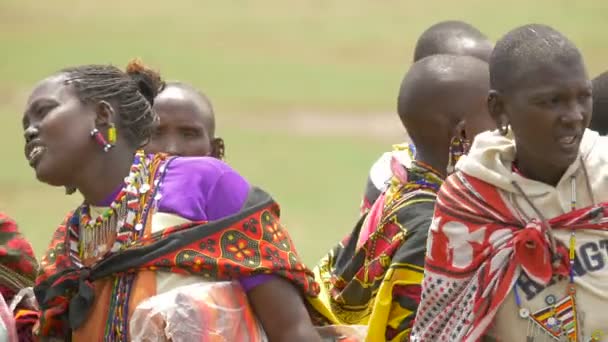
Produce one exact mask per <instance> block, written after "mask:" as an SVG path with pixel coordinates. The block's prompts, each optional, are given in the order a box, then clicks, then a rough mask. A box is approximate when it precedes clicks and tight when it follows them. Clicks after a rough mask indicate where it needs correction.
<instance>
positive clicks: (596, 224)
mask: <svg viewBox="0 0 608 342" xmlns="http://www.w3.org/2000/svg"><path fill="white" fill-rule="evenodd" d="M435 210H436V211H435V217H434V219H433V224H432V225H431V229H430V231H429V241H428V246H427V256H426V261H425V278H424V283H423V290H422V300H421V303H420V306H419V308H418V313H417V316H416V321H415V324H414V328H413V330H412V335H411V341H478V340H480V339H481V338H482V337H483V335H484V333H485V332H486V331H487V329H488V327H489V326H490V324H491V323H492V321H493V320H494V317H495V315H496V312H497V310H498V308H499V307H500V305H501V304H502V303H503V301H504V299H505V297H506V296H507V294H508V293H509V291H510V290H511V289H512V288H513V284H514V283H515V281H516V279H517V277H518V276H519V274H520V272H525V273H526V275H528V276H529V277H530V278H531V279H532V280H533V281H535V282H537V283H539V284H543V285H544V284H547V283H548V282H549V281H550V280H551V278H552V276H553V275H566V274H567V273H568V267H569V266H568V265H569V264H568V262H569V261H568V253H567V249H566V248H565V247H564V246H562V245H558V246H557V248H556V251H555V252H554V253H551V252H550V248H549V246H550V242H549V238H548V236H547V234H546V233H547V227H546V225H545V224H543V223H542V222H539V221H538V220H532V221H531V222H522V221H521V220H520V219H519V218H518V217H519V215H514V213H513V211H512V209H511V208H510V207H509V204H508V203H506V202H505V201H504V200H503V198H502V197H501V194H500V193H499V192H498V190H497V189H496V188H495V187H494V186H492V185H490V184H488V183H485V182H483V181H481V180H479V179H477V178H474V177H471V176H467V175H465V174H463V173H461V172H458V173H456V174H454V175H452V176H450V177H449V178H448V180H447V181H446V182H445V183H444V185H443V186H442V188H441V190H440V192H439V194H438V198H437V205H436V209H435ZM547 223H548V224H549V225H550V226H551V227H552V229H570V228H572V229H607V227H608V203H602V204H600V205H597V206H593V207H589V208H584V209H579V210H575V211H572V212H570V213H567V214H564V215H560V216H558V217H555V218H553V219H551V220H549V221H548V222H547Z"/></svg>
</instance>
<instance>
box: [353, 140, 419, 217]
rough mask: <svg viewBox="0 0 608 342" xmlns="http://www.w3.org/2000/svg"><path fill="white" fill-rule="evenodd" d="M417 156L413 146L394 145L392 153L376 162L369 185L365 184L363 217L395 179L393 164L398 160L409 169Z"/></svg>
mask: <svg viewBox="0 0 608 342" xmlns="http://www.w3.org/2000/svg"><path fill="white" fill-rule="evenodd" d="M415 155H416V147H415V146H414V145H413V144H407V143H403V144H396V145H393V149H392V150H391V151H390V152H386V153H384V154H383V155H382V156H380V158H378V160H376V162H374V164H373V165H372V167H371V169H370V170H369V175H368V176H367V183H366V184H365V190H364V193H363V199H362V200H361V206H360V208H359V211H360V213H361V215H364V214H365V213H367V212H368V211H369V210H370V209H371V207H372V205H373V204H374V203H375V202H376V200H377V199H378V197H380V195H381V194H382V193H383V192H384V191H386V189H387V188H388V187H389V185H390V184H391V179H392V177H393V170H392V167H391V162H392V161H393V160H396V161H398V162H399V163H400V164H401V165H403V166H404V167H406V168H409V167H410V166H411V165H412V161H413V160H414V159H415Z"/></svg>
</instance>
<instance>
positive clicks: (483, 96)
mask: <svg viewBox="0 0 608 342" xmlns="http://www.w3.org/2000/svg"><path fill="white" fill-rule="evenodd" d="M431 58H433V57H431ZM466 67H467V68H468V69H467V70H468V71H467V72H466V74H463V73H462V72H460V71H459V70H452V71H443V70H442V71H437V70H427V69H426V68H425V67H424V66H419V65H415V66H413V67H412V69H411V70H410V75H409V76H408V77H409V79H410V80H411V81H410V82H409V83H408V84H407V86H406V87H403V88H402V91H406V92H409V91H411V92H412V93H410V94H415V95H410V96H411V97H408V98H409V100H406V101H405V102H404V103H407V104H406V105H404V106H403V108H402V109H401V110H403V111H404V113H402V114H404V117H405V118H406V120H407V122H406V125H407V129H408V131H409V132H410V134H411V135H412V139H413V140H414V144H415V145H416V159H417V160H419V161H422V162H424V163H426V164H428V165H430V166H432V167H433V168H434V169H435V170H438V171H439V172H442V173H444V175H445V172H446V168H447V166H448V161H449V146H450V142H451V140H452V138H454V137H459V138H461V139H468V140H470V141H471V140H473V138H474V137H475V136H476V135H477V134H479V133H481V132H483V131H486V130H490V129H492V128H493V126H494V123H493V121H492V118H491V117H490V115H489V114H488V110H487V102H486V101H487V93H488V90H489V79H488V78H489V74H488V67H487V64H485V63H482V62H475V63H474V64H473V66H466ZM456 68H458V67H456ZM437 99H441V100H440V101H438V100H437Z"/></svg>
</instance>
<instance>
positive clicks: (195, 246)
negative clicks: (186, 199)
mask: <svg viewBox="0 0 608 342" xmlns="http://www.w3.org/2000/svg"><path fill="white" fill-rule="evenodd" d="M279 216H280V210H279V205H278V204H277V203H276V202H275V201H274V200H273V199H272V198H271V197H270V196H269V195H268V194H267V193H266V192H264V191H262V190H260V189H258V188H252V189H251V190H250V193H249V196H248V199H247V201H246V203H245V205H244V207H243V209H242V210H241V211H240V212H239V213H237V214H235V215H232V216H229V217H226V218H224V219H221V220H218V221H213V222H208V223H206V222H197V223H189V224H185V225H181V226H176V227H171V228H168V229H166V230H164V231H162V232H160V233H155V234H152V235H150V236H148V237H144V238H143V239H141V240H137V241H135V242H134V243H133V244H132V245H131V246H129V248H127V249H126V250H124V251H121V252H118V253H115V254H110V255H108V256H106V257H105V258H104V259H102V260H101V261H100V262H98V263H97V264H95V265H94V266H93V267H91V268H87V267H79V266H77V264H76V263H75V262H74V260H72V258H71V254H69V253H68V252H69V248H66V246H69V244H70V243H73V242H74V241H77V236H78V231H71V230H70V231H68V230H67V228H66V222H68V220H70V217H71V215H68V217H67V218H66V221H65V222H64V223H63V224H62V225H61V226H59V228H58V229H57V231H56V232H55V234H54V237H53V241H52V243H51V246H50V248H49V250H48V252H47V253H46V255H45V257H44V258H43V261H42V272H41V274H40V275H39V277H38V279H37V281H36V287H35V293H36V297H37V299H38V301H39V304H40V307H41V310H42V317H41V319H40V322H39V323H40V331H39V333H40V335H41V336H58V337H63V336H69V333H70V329H75V328H77V327H79V326H80V325H81V324H82V323H83V320H84V319H85V318H86V317H87V312H88V310H89V307H90V305H91V303H92V302H93V293H94V292H93V282H94V281H95V280H97V279H101V278H104V277H110V276H113V275H116V274H122V273H125V272H134V271H138V270H158V271H166V272H174V273H179V274H192V275H199V276H202V277H204V278H207V279H209V280H210V281H221V280H232V279H236V278H239V277H244V276H249V275H255V274H275V275H278V276H281V277H283V278H285V279H287V280H289V281H290V282H291V283H293V284H294V285H296V286H297V287H298V288H299V289H300V290H301V291H302V293H303V294H306V295H307V296H310V297H315V296H316V295H317V293H318V291H319V288H318V285H317V284H316V283H315V282H314V279H313V276H312V273H311V272H310V271H309V270H308V269H307V268H306V266H304V264H302V262H301V261H300V258H299V256H298V254H297V252H296V251H295V248H294V245H293V243H292V241H291V239H290V237H289V234H288V233H287V230H285V229H284V228H283V226H282V225H281V224H280V222H279Z"/></svg>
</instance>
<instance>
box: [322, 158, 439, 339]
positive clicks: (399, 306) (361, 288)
mask: <svg viewBox="0 0 608 342" xmlns="http://www.w3.org/2000/svg"><path fill="white" fill-rule="evenodd" d="M391 164H392V165H391V167H392V169H393V178H392V180H391V182H390V184H389V187H388V189H387V190H386V191H385V192H384V193H382V194H381V196H380V197H379V198H378V199H377V200H375V202H374V204H373V205H372V207H371V209H370V210H369V211H368V212H367V213H366V214H364V215H363V216H362V217H361V218H360V220H359V221H358V222H357V224H356V226H355V228H354V229H353V231H352V233H351V234H350V235H348V236H347V237H346V238H345V239H344V240H343V241H342V242H341V243H339V244H338V245H337V246H336V247H334V248H333V249H332V250H331V251H330V252H329V253H328V254H327V255H326V256H325V257H324V258H323V259H321V261H320V262H319V264H318V265H317V267H316V268H315V269H314V273H315V279H316V280H317V282H318V283H319V284H320V287H321V292H320V295H319V297H318V298H316V299H315V300H313V301H311V303H312V306H313V308H314V309H315V310H316V312H317V314H318V315H319V316H320V317H322V318H323V319H325V320H326V321H328V322H330V323H331V324H351V325H352V324H360V325H368V339H370V338H372V339H374V338H375V339H374V340H376V339H379V336H382V337H383V338H384V339H385V340H387V341H402V340H405V339H406V338H407V336H408V334H409V332H410V329H411V326H412V324H413V318H414V315H415V312H416V308H417V306H418V301H419V297H420V283H421V282H422V277H423V272H424V269H423V266H424V255H425V246H426V235H427V229H428V227H429V225H430V223H431V219H432V216H433V208H434V203H435V192H436V189H437V188H438V187H439V186H440V184H441V182H442V179H441V177H440V176H439V175H438V174H437V173H435V172H433V171H430V170H429V169H427V168H425V167H424V166H422V165H421V164H418V163H417V162H415V161H414V162H412V164H411V165H410V166H409V167H405V166H404V165H403V164H402V163H400V162H399V161H397V160H396V159H395V158H393V159H392V162H391ZM429 180H430V182H431V183H433V184H434V186H429V185H430V184H426V185H424V184H425V182H424V181H429Z"/></svg>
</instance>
